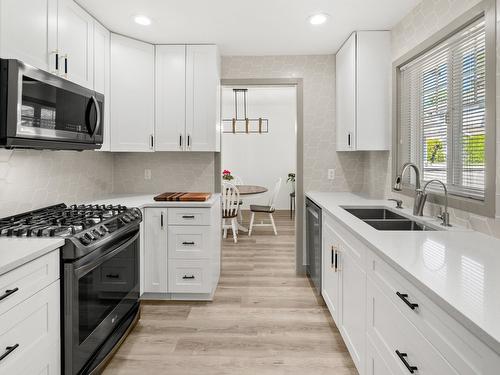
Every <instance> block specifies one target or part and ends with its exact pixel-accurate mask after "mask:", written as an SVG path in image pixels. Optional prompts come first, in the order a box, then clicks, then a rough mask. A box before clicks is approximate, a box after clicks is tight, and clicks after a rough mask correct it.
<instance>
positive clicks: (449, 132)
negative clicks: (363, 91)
mask: <svg viewBox="0 0 500 375" xmlns="http://www.w3.org/2000/svg"><path fill="white" fill-rule="evenodd" d="M485 47H486V40H485V22H484V17H483V18H481V19H479V20H477V21H475V22H474V23H473V24H471V25H469V26H467V27H466V28H464V29H463V30H461V31H459V32H457V33H456V34H454V35H453V36H451V37H449V38H448V39H447V40H445V41H444V42H442V43H440V44H439V45H437V46H436V47H434V48H432V49H431V50H430V51H428V52H427V53H425V54H423V55H421V56H419V57H417V58H416V59H414V60H412V61H410V62H409V63H407V64H406V65H404V66H402V67H401V68H400V73H401V74H400V88H399V103H400V119H399V120H400V121H399V124H400V129H399V134H400V139H399V142H400V155H399V157H400V162H405V161H412V162H414V163H416V164H417V165H419V166H420V167H421V170H422V171H423V180H424V181H429V180H432V179H438V180H441V181H442V182H444V183H445V184H446V185H447V187H448V189H449V191H450V193H451V194H455V195H460V196H465V197H469V198H474V199H479V200H484V197H485V99H486V92H485ZM411 182H413V181H410V180H407V183H411Z"/></svg>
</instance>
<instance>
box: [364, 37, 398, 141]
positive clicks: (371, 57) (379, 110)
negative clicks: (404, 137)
mask: <svg viewBox="0 0 500 375" xmlns="http://www.w3.org/2000/svg"><path fill="white" fill-rule="evenodd" d="M390 50H391V37H390V32H388V31H360V32H357V61H356V74H357V80H356V84H357V89H356V93H357V113H356V148H357V149H358V150H388V149H389V138H390V136H389V129H390V126H389V124H390V119H389V94H388V93H389V92H390V87H389V82H390V71H391V69H390V67H391V53H390Z"/></svg>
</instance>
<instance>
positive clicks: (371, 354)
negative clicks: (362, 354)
mask: <svg viewBox="0 0 500 375" xmlns="http://www.w3.org/2000/svg"><path fill="white" fill-rule="evenodd" d="M389 360H390V358H389ZM403 374H404V373H403V372H398V373H394V372H392V371H391V370H390V369H389V365H387V363H386V361H385V360H384V358H383V356H382V355H381V354H380V353H379V351H378V350H377V349H376V348H375V345H374V344H373V342H372V340H371V339H370V337H367V338H366V375H403Z"/></svg>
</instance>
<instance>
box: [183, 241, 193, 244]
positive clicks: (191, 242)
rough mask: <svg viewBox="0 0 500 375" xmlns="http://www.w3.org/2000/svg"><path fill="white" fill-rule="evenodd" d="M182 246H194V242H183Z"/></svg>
mask: <svg viewBox="0 0 500 375" xmlns="http://www.w3.org/2000/svg"><path fill="white" fill-rule="evenodd" d="M182 244H183V245H194V241H184V242H183V243H182Z"/></svg>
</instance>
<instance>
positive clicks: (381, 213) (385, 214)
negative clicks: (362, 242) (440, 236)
mask: <svg viewBox="0 0 500 375" xmlns="http://www.w3.org/2000/svg"><path fill="white" fill-rule="evenodd" d="M343 208H344V210H346V211H347V212H349V213H350V214H351V215H354V216H356V217H357V218H358V219H361V220H363V221H364V222H365V223H366V224H368V225H371V226H372V227H373V228H375V229H377V230H399V231H433V230H439V229H437V228H434V227H431V226H429V225H427V224H425V223H421V222H418V221H415V220H412V219H410V218H407V217H405V216H402V215H399V214H397V213H396V212H393V211H391V210H388V209H386V208H379V207H370V208H367V207H343Z"/></svg>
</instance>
